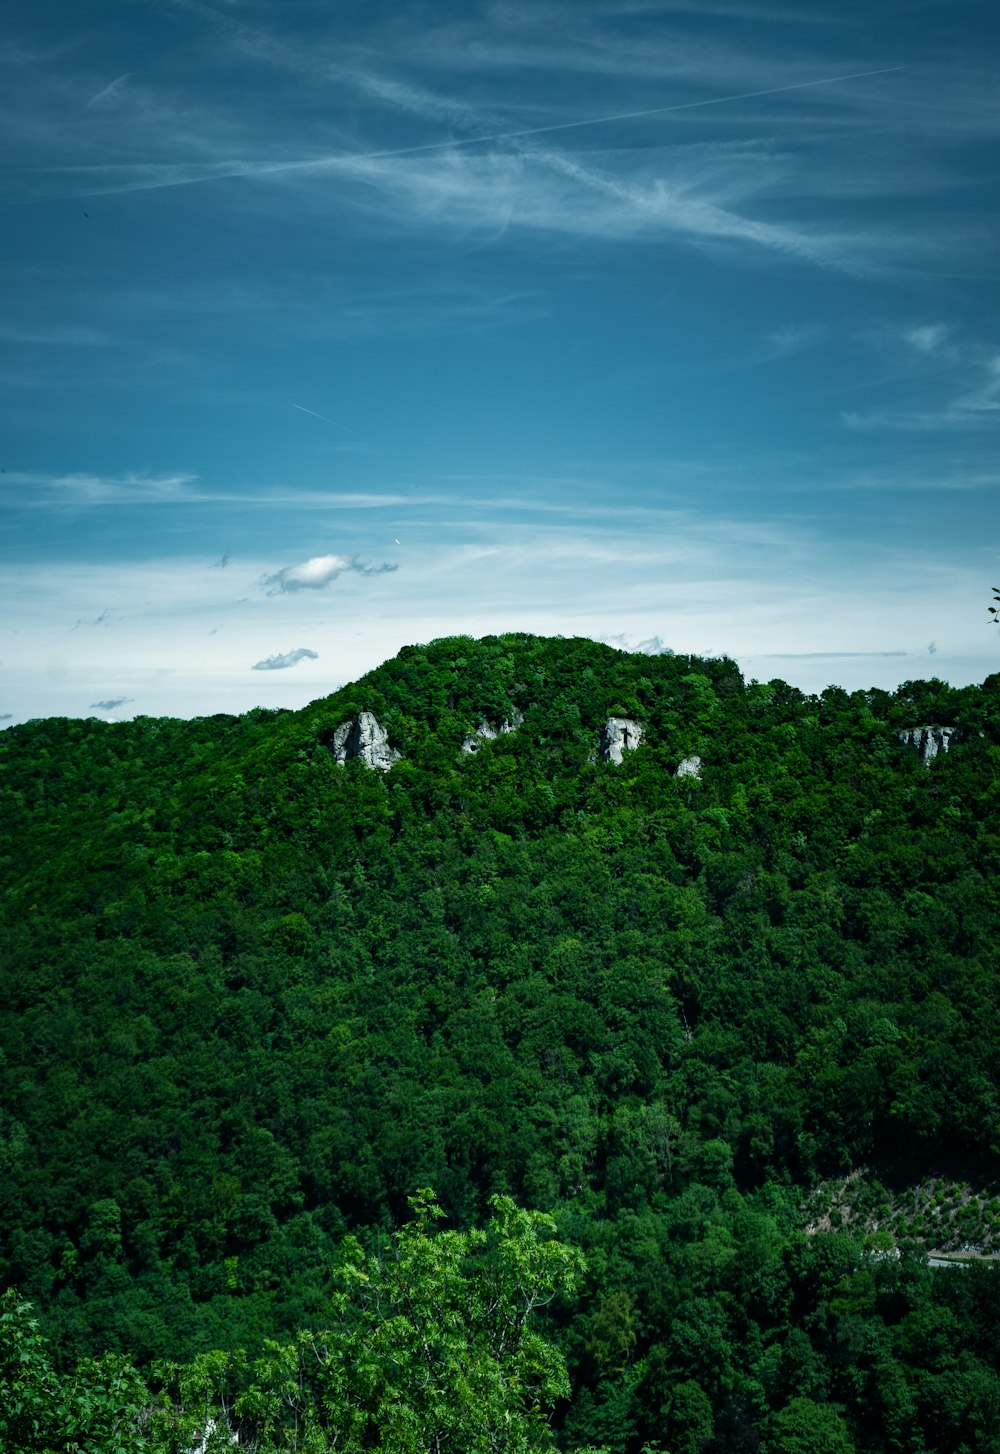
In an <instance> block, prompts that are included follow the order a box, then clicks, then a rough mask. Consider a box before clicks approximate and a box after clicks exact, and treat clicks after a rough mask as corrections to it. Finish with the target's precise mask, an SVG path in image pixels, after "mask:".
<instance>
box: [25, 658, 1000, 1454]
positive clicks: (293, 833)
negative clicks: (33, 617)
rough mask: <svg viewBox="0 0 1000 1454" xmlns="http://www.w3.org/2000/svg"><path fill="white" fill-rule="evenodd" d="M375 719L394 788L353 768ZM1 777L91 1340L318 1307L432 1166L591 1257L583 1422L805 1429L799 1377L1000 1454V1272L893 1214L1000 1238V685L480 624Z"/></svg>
mask: <svg viewBox="0 0 1000 1454" xmlns="http://www.w3.org/2000/svg"><path fill="white" fill-rule="evenodd" d="M362 713H369V714H371V715H372V716H373V717H374V718H375V719H376V722H377V724H378V725H379V726H380V727H381V728H382V729H384V731H385V733H386V734H387V744H388V745H389V746H390V747H391V748H392V750H393V751H394V752H395V753H398V754H399V757H398V759H397V760H395V761H394V762H393V763H392V765H391V766H388V767H386V768H385V769H384V770H381V769H379V768H371V767H369V766H367V765H366V764H365V762H364V761H363V760H361V759H360V758H357V757H354V758H351V759H350V760H348V761H346V762H343V763H341V762H338V760H337V754H338V751H339V752H340V755H341V756H343V755H344V751H343V745H344V743H345V742H346V741H347V734H346V733H341V734H340V736H339V737H338V735H337V729H338V728H340V727H342V725H343V724H345V723H348V722H352V721H354V722H356V721H358V720H359V718H360V714H362ZM609 718H619V719H623V720H627V721H629V722H631V723H634V724H636V726H637V728H638V729H639V731H640V732H641V740H640V741H639V745H638V746H637V747H634V748H633V747H631V744H630V743H627V744H626V747H625V750H624V752H623V754H622V761H621V762H620V763H615V762H609V761H605V760H603V757H602V753H601V751H600V741H601V733H602V729H603V728H604V725H605V723H606V722H607V720H608V719H609ZM483 724H485V725H486V727H488V728H489V731H487V732H482V731H480V730H479V729H480V728H481V727H482V726H483ZM504 725H506V727H508V728H511V729H512V730H501V728H502V726H504ZM927 726H935V727H942V728H954V729H956V731H955V732H954V733H953V734H951V735H950V737H949V738H948V740H947V749H946V750H945V749H944V747H942V750H940V751H938V753H937V755H936V756H934V757H933V759H932V760H929V761H926V762H925V761H922V760H921V756H920V754H919V753H918V751H917V750H916V749H915V746H914V744H913V742H911V741H909V740H902V738H901V734H905V733H909V732H913V731H914V730H915V729H917V728H922V727H927ZM470 735H471V736H472V737H473V738H474V744H473V745H474V748H475V750H472V751H469V750H463V744H465V745H466V746H468V743H467V739H469V738H470ZM694 758H700V759H701V765H700V768H698V769H692V770H690V771H688V772H686V773H684V774H682V775H680V776H678V775H677V769H678V766H679V765H680V764H681V763H682V762H685V761H687V762H689V763H690V761H691V760H692V759H694ZM0 765H2V773H3V777H2V799H0V856H2V860H3V897H2V910H0V912H2V934H3V944H4V950H3V964H2V984H0V1004H2V1005H3V1013H2V1017H0V1117H2V1119H0V1285H7V1284H12V1285H15V1286H17V1287H18V1288H19V1289H20V1290H21V1291H22V1292H23V1293H24V1294H25V1295H26V1296H27V1297H29V1298H30V1299H31V1300H32V1301H33V1302H34V1303H35V1305H36V1307H37V1309H38V1311H39V1313H40V1315H41V1317H42V1323H43V1327H44V1329H45V1331H46V1332H47V1333H48V1334H49V1335H50V1336H51V1337H52V1338H53V1339H54V1340H55V1342H56V1343H57V1345H58V1347H59V1349H60V1350H61V1355H60V1356H61V1357H62V1358H63V1360H64V1361H65V1362H66V1363H72V1362H73V1361H74V1360H76V1359H77V1358H79V1357H81V1356H83V1355H85V1354H90V1353H94V1352H99V1351H101V1350H105V1349H121V1350H128V1351H130V1352H131V1353H132V1354H133V1355H134V1356H135V1357H136V1358H137V1359H138V1360H139V1361H140V1362H147V1361H148V1360H150V1359H153V1358H158V1357H170V1358H190V1357H191V1356H192V1355H193V1354H194V1353H196V1352H198V1351H200V1350H202V1349H205V1348H211V1347H235V1346H237V1345H243V1346H247V1347H251V1348H252V1347H256V1346H259V1344H260V1341H261V1339H262V1338H263V1337H264V1336H267V1335H273V1334H282V1333H287V1332H289V1331H290V1330H293V1329H295V1328H298V1327H307V1326H316V1325H317V1323H318V1322H319V1321H321V1320H322V1317H323V1316H324V1312H325V1309H326V1308H327V1305H328V1299H329V1294H330V1285H329V1269H330V1266H331V1264H332V1261H333V1258H334V1254H335V1251H336V1248H337V1246H338V1244H339V1242H340V1240H341V1239H342V1237H343V1236H344V1234H345V1233H346V1232H348V1231H358V1232H361V1233H362V1235H363V1236H365V1237H368V1236H375V1234H376V1233H377V1232H379V1231H381V1232H383V1233H384V1232H385V1231H387V1230H388V1229H390V1228H392V1227H394V1226H397V1225H398V1224H399V1223H400V1222H401V1221H402V1220H403V1219H404V1218H405V1216H406V1206H407V1201H406V1199H407V1197H408V1195H410V1194H411V1193H412V1192H413V1191H414V1190H415V1189H416V1188H417V1187H422V1186H430V1187H433V1188H434V1189H435V1190H436V1193H437V1195H438V1197H439V1198H440V1201H441V1204H442V1206H443V1208H444V1210H445V1212H446V1214H447V1215H448V1217H449V1218H450V1219H451V1220H452V1222H453V1223H454V1224H455V1225H457V1226H460V1227H469V1226H472V1225H476V1224H478V1223H480V1222H481V1221H482V1219H483V1217H484V1216H485V1213H486V1207H487V1202H488V1199H489V1198H490V1197H491V1196H493V1195H495V1194H497V1193H505V1194H509V1195H510V1196H512V1197H513V1198H514V1199H515V1201H516V1202H518V1203H520V1204H522V1205H524V1206H528V1207H532V1208H538V1209H541V1210H543V1211H546V1212H549V1213H551V1214H552V1215H553V1216H554V1218H555V1221H556V1225H557V1226H558V1229H559V1233H560V1236H561V1237H562V1238H563V1239H564V1240H565V1241H566V1242H569V1243H572V1244H575V1245H577V1246H579V1247H581V1248H582V1249H583V1251H584V1253H585V1254H586V1256H587V1261H588V1267H589V1272H588V1274H587V1276H586V1279H585V1285H584V1287H583V1288H582V1291H581V1292H580V1294H579V1295H578V1296H577V1297H576V1298H575V1299H574V1300H570V1299H568V1298H567V1299H563V1300H562V1301H561V1302H559V1303H558V1304H556V1305H554V1307H553V1308H552V1309H551V1310H550V1312H549V1314H548V1318H549V1325H550V1330H551V1332H552V1335H553V1336H554V1337H556V1338H557V1340H558V1341H559V1344H560V1346H561V1347H562V1349H563V1350H564V1352H565V1355H566V1357H567V1360H568V1362H569V1366H570V1371H571V1374H572V1378H573V1384H574V1394H573V1398H572V1400H571V1401H570V1402H568V1403H566V1404H564V1405H562V1406H561V1407H560V1411H559V1416H558V1421H559V1425H560V1428H561V1430H562V1436H563V1437H565V1438H566V1439H567V1440H568V1441H571V1442H572V1441H576V1442H581V1441H590V1442H594V1443H603V1444H607V1445H608V1446H610V1447H611V1448H612V1449H615V1450H619V1449H622V1450H623V1449H626V1448H628V1449H630V1450H638V1449H639V1447H640V1445H641V1444H642V1443H643V1442H644V1441H651V1442H652V1443H653V1444H654V1445H657V1444H658V1445H659V1446H660V1447H661V1448H663V1449H670V1450H671V1451H672V1454H678V1451H682V1450H685V1449H690V1451H691V1454H697V1451H698V1450H699V1449H701V1448H712V1449H720V1450H721V1449H733V1450H736V1449H743V1448H746V1449H751V1448H753V1447H755V1445H754V1444H753V1442H752V1441H753V1439H755V1438H757V1436H758V1432H760V1433H761V1435H762V1437H764V1439H765V1445H764V1446H762V1447H766V1448H775V1449H778V1448H783V1447H785V1448H788V1449H793V1448H799V1447H801V1448H803V1449H804V1448H806V1447H807V1445H806V1444H801V1445H795V1444H793V1443H786V1444H785V1445H782V1444H781V1443H780V1440H779V1433H778V1432H776V1430H778V1431H780V1429H781V1428H782V1427H784V1426H782V1425H781V1424H780V1417H781V1415H782V1411H783V1410H787V1408H788V1407H789V1406H790V1403H791V1402H792V1401H794V1400H795V1399H796V1397H798V1396H803V1397H804V1398H805V1400H806V1401H809V1400H811V1401H812V1404H813V1406H819V1405H827V1406H829V1407H830V1408H832V1409H834V1410H839V1411H840V1412H838V1414H837V1418H838V1423H837V1431H838V1433H837V1437H838V1438H840V1437H842V1438H843V1439H844V1440H845V1441H847V1442H845V1443H843V1445H840V1444H836V1443H829V1442H828V1443H827V1446H826V1447H829V1448H831V1449H836V1448H839V1447H843V1448H847V1449H850V1448H855V1447H856V1448H858V1449H865V1450H868V1449H871V1450H883V1449H884V1450H889V1449H907V1450H909V1449H919V1448H927V1449H941V1450H945V1449H949V1450H950V1449H954V1450H960V1449H968V1450H970V1451H971V1450H973V1449H975V1450H977V1451H978V1450H988V1449H989V1450H991V1449H1000V1376H998V1373H997V1348H998V1346H1000V1342H998V1339H997V1336H996V1334H997V1331H998V1330H997V1327H996V1308H997V1307H998V1306H1000V1302H998V1300H997V1296H996V1292H997V1281H996V1277H997V1274H996V1273H995V1271H994V1269H993V1267H992V1266H980V1267H977V1268H974V1269H971V1270H968V1271H962V1272H955V1273H953V1272H951V1271H947V1272H943V1273H935V1272H933V1271H930V1270H929V1269H928V1268H927V1267H926V1265H925V1261H924V1259H923V1258H922V1256H921V1248H922V1247H930V1246H932V1245H934V1242H935V1238H934V1235H933V1231H934V1226H933V1219H932V1217H931V1214H930V1213H928V1214H927V1216H926V1217H923V1214H921V1215H922V1220H919V1219H918V1220H914V1218H913V1217H909V1216H903V1215H901V1214H900V1213H899V1208H900V1207H902V1206H904V1204H906V1203H907V1198H908V1197H909V1198H910V1200H912V1199H913V1196H914V1195H916V1193H915V1192H914V1189H915V1188H918V1187H927V1186H930V1187H931V1188H932V1191H931V1192H930V1193H929V1194H928V1195H929V1196H933V1195H938V1196H939V1205H940V1197H941V1196H942V1195H945V1194H944V1193H942V1192H941V1191H934V1190H933V1188H938V1187H941V1188H944V1187H946V1186H947V1187H951V1186H955V1187H956V1188H964V1190H963V1191H962V1192H961V1195H957V1200H956V1202H955V1206H954V1207H952V1206H950V1205H948V1206H947V1207H946V1213H947V1215H946V1221H947V1222H948V1224H949V1226H950V1225H951V1224H952V1223H954V1222H955V1217H956V1216H957V1215H958V1208H959V1206H962V1207H964V1206H967V1205H968V1204H969V1203H970V1202H973V1201H974V1203H975V1208H976V1216H975V1219H974V1221H973V1219H972V1217H971V1214H970V1215H969V1216H968V1217H967V1218H966V1222H967V1227H968V1231H967V1234H964V1235H963V1237H959V1236H958V1235H957V1233H956V1235H954V1236H952V1237H951V1242H950V1243H949V1244H948V1245H952V1246H955V1245H965V1244H969V1245H974V1246H975V1247H977V1248H978V1249H979V1250H980V1251H990V1250H992V1248H993V1247H994V1245H995V1239H996V1237H997V1234H998V1231H1000V1201H996V1200H995V1197H996V1194H997V1192H998V1190H1000V1187H998V1185H997V1184H996V1180H995V1178H996V1176H997V1155H998V1151H1000V1145H998V1140H1000V1119H998V1105H997V1085H996V1055H997V1046H998V994H997V942H998V929H1000V875H998V869H1000V816H998V811H997V808H998V795H1000V675H997V676H993V677H990V678H989V679H988V680H987V681H986V682H985V683H984V684H983V685H982V686H981V687H970V688H964V689H962V690H953V689H951V688H949V687H947V686H946V685H945V684H944V683H942V682H939V681H928V682H910V683H907V684H905V685H904V686H903V687H901V688H900V689H899V690H898V691H897V692H895V693H892V694H889V693H885V692H878V691H874V692H867V693H863V692H855V693H852V694H850V695H849V694H847V693H845V692H843V691H841V690H839V689H838V688H834V687H831V688H830V689H828V690H827V691H826V692H824V693H823V694H822V696H820V697H810V696H805V695H803V694H802V693H800V692H798V691H796V690H795V689H793V688H791V687H789V686H787V685H785V684H784V683H781V682H772V683H769V684H766V685H761V684H756V683H753V684H747V683H745V682H744V681H743V680H742V678H741V676H740V674H739V671H738V670H737V668H736V666H735V664H734V663H732V662H731V661H728V660H701V659H697V658H689V657H681V656H659V657H646V656H632V655H628V654H626V653H623V652H619V651H616V650H613V649H612V648H609V647H604V646H600V645H598V644H596V643H594V642H592V641H585V640H563V639H556V640H550V639H544V638H539V637H532V636H523V635H511V636H504V637H498V638H487V639H484V640H482V641H473V640H471V639H468V638H449V639H446V640H443V641H438V642H435V643H432V644H431V645H430V646H427V647H411V648H406V649H405V650H404V651H402V652H401V653H400V654H399V656H398V657H396V658H395V659H394V660H392V661H389V662H386V663H385V664H384V665H383V666H381V667H379V668H378V669H377V670H376V671H374V672H372V673H371V674H369V675H368V676H367V677H365V678H363V679H362V680H361V681H359V682H357V683H354V684H352V685H351V686H349V687H345V688H344V689H342V690H341V691H338V692H336V693H334V694H333V695H332V696H329V697H326V698H324V699H322V700H320V701H317V702H314V703H312V704H311V705H310V706H309V707H307V708H305V709H304V710H302V711H299V712H266V711H255V712H251V713H248V714H246V715H245V716H244V717H241V718H232V717H212V718H202V719H197V720H195V721H191V722H179V721H174V720H154V719H149V718H137V719H136V720H135V721H133V722H130V723H122V724H115V725H109V724H107V723H103V722H98V721H75V720H48V721H40V722H33V723H28V724H26V725H24V726H22V727H17V728H13V729H11V730H9V731H7V732H5V733H3V734H2V736H0ZM859 1178H860V1180H861V1181H863V1183H864V1185H866V1186H869V1187H874V1191H873V1192H871V1194H870V1196H869V1201H870V1202H871V1205H870V1206H863V1207H861V1208H860V1209H859V1210H858V1209H856V1211H852V1210H851V1208H849V1207H848V1205H847V1203H848V1201H849V1198H847V1197H846V1194H845V1193H844V1191H843V1188H844V1187H845V1186H848V1185H857V1184H858V1182H859ZM824 1184H825V1185H826V1186H827V1187H828V1188H833V1190H832V1191H829V1192H828V1193H824V1192H823V1191H820V1192H819V1193H817V1188H819V1187H821V1186H822V1185H824ZM817 1195H819V1197H820V1199H821V1200H822V1198H823V1196H824V1195H826V1196H827V1204H826V1205H822V1206H817V1200H816V1198H817ZM945 1202H947V1195H945ZM883 1203H884V1205H883ZM807 1226H808V1227H809V1228H810V1231H809V1233H808V1234H807V1232H806V1228H807ZM955 1226H958V1223H955ZM817 1228H818V1229H819V1230H817ZM897 1251H901V1254H902V1255H900V1256H898V1257H897V1256H895V1255H889V1254H890V1253H891V1254H895V1253H896V1252H897ZM800 1401H801V1399H800ZM800 1413H801V1410H800ZM802 1417H803V1418H806V1419H807V1418H808V1411H807V1413H806V1414H803V1415H802ZM817 1417H819V1416H818V1415H817ZM776 1419H778V1420H779V1423H778V1424H775V1422H774V1421H775V1420H776ZM792 1422H793V1423H794V1420H792ZM785 1423H786V1425H788V1419H787V1418H786V1421H785ZM827 1437H828V1440H829V1437H832V1436H829V1435H828V1436H827ZM768 1438H770V1440H771V1442H770V1443H768V1442H767V1440H768ZM685 1439H687V1440H688V1442H687V1443H685V1442H684V1440H685ZM709 1439H713V1440H714V1442H713V1443H711V1444H707V1443H705V1442H704V1441H705V1440H709ZM740 1440H743V1442H742V1443H741V1442H740ZM991 1440H992V1442H990V1441H991ZM748 1441H749V1442H748ZM817 1447H818V1446H817Z"/></svg>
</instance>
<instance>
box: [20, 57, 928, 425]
mask: <svg viewBox="0 0 1000 1454" xmlns="http://www.w3.org/2000/svg"><path fill="white" fill-rule="evenodd" d="M908 69H909V67H908V66H905V65H901V66H881V67H879V69H878V70H874V71H850V72H848V73H847V74H845V75H842V76H822V77H820V78H819V80H816V81H793V82H791V84H789V85H787V86H767V87H765V89H763V90H761V91H738V92H735V93H734V94H733V95H731V96H710V97H708V98H707V99H706V100H704V101H678V102H676V103H675V104H674V105H672V106H649V107H646V108H645V109H644V110H642V111H617V112H614V113H611V114H609V115H606V116H587V117H583V118H581V119H580V120H579V121H557V122H553V123H552V124H550V125H549V126H529V127H525V128H524V129H522V130H520V131H495V132H490V133H487V134H486V135H484V136H463V137H452V138H451V139H449V140H448V141H428V142H424V143H423V144H422V145H420V146H404V147H395V148H389V149H386V150H385V151H371V152H354V153H351V152H341V153H340V154H338V155H331V156H324V157H312V158H309V159H306V160H303V161H295V162H270V163H264V164H262V165H260V164H253V163H249V164H247V163H239V162H236V163H232V164H226V163H219V164H218V166H219V170H214V171H212V172H210V173H208V174H206V173H204V172H202V173H201V175H199V176H187V177H185V176H181V177H176V176H175V177H170V178H168V179H166V180H162V181H156V180H151V181H145V182H133V183H127V184H125V185H124V186H112V187H103V188H98V189H96V190H95V191H93V192H72V193H68V194H66V195H65V196H63V197H33V198H30V199H26V200H25V201H22V202H19V203H18V202H14V203H8V204H7V205H8V206H15V207H16V206H26V205H31V203H33V202H52V201H66V200H69V198H70V197H96V196H104V195H108V194H110V193H118V192H151V191H159V190H161V189H163V188H165V187H191V186H194V184H195V183H196V182H218V181H223V180H225V179H226V178H228V177H264V176H269V175H271V174H272V173H277V172H297V171H309V170H312V169H315V168H319V167H338V166H340V167H350V166H353V165H356V164H357V163H359V162H376V161H389V160H391V159H393V158H394V157H405V156H418V155H420V154H421V153H426V152H433V151H449V150H454V149H455V148H456V147H460V146H463V147H464V146H481V145H482V144H483V143H484V142H495V141H521V140H523V139H524V138H525V137H529V136H547V135H550V134H551V133H552V132H555V131H575V130H578V129H579V128H580V127H583V126H605V125H610V124H611V123H613V122H616V121H636V120H639V119H641V118H642V117H645V116H666V115H669V114H670V113H671V112H674V111H693V110H696V109H697V108H698V107H701V106H728V105H731V104H732V102H734V101H752V100H754V99H755V98H757V97H759V96H780V95H783V94H784V93H785V92H787V91H806V90H810V89H812V88H815V87H816V86H836V85H838V84H839V83H840V82H841V81H860V80H864V79H866V78H867V77H869V76H888V75H891V74H892V73H893V72H894V71H905V70H908ZM181 165H183V164H181ZM227 165H228V169H224V168H227ZM51 170H52V171H71V170H80V171H82V170H88V171H89V170H95V171H96V170H103V169H102V168H96V167H95V168H86V169H84V168H79V169H77V168H69V167H66V168H60V167H53V168H51ZM293 407H294V408H296V409H298V408H300V407H301V405H298V404H296V405H294V406H293ZM303 412H304V413H306V414H311V413H312V412H313V411H312V410H311V409H305V410H304V411H303ZM316 417H317V419H322V418H323V415H322V414H317V416H316ZM327 423H328V424H332V423H333V420H332V419H329V420H327ZM338 427H339V426H338Z"/></svg>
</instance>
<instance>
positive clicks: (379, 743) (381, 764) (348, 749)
mask: <svg viewBox="0 0 1000 1454" xmlns="http://www.w3.org/2000/svg"><path fill="white" fill-rule="evenodd" d="M330 746H331V749H332V751H333V756H334V758H335V760H336V762H337V763H338V765H339V766H340V767H343V766H344V763H345V762H347V761H349V759H350V758H352V757H360V759H361V761H362V762H363V763H364V764H365V766H366V767H372V768H376V769H377V770H378V771H379V772H387V771H388V769H389V768H390V767H392V765H393V763H394V762H398V761H399V759H400V758H401V757H402V755H403V754H402V753H401V752H397V751H396V749H395V748H394V747H390V746H389V737H388V734H387V733H386V730H385V728H384V727H383V726H382V725H381V724H380V723H379V721H378V719H377V718H376V717H375V716H374V715H373V713H371V712H360V713H359V714H358V716H357V717H349V718H348V720H347V721H346V722H341V724H340V726H339V727H338V728H337V730H336V732H334V734H333V741H332V743H331V744H330Z"/></svg>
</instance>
